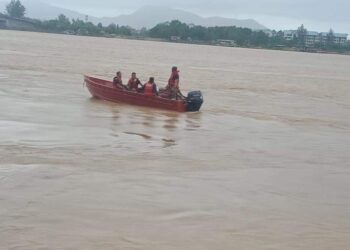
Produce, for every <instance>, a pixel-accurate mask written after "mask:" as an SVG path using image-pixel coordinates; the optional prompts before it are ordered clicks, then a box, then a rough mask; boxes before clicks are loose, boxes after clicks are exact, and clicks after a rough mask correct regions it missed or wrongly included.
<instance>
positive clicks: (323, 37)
mask: <svg viewBox="0 0 350 250" xmlns="http://www.w3.org/2000/svg"><path fill="white" fill-rule="evenodd" d="M283 33H284V35H283V37H284V39H285V40H287V41H292V40H293V39H294V38H298V32H297V31H296V30H285V31H283ZM328 36H329V32H321V33H319V32H316V31H308V32H307V33H306V36H305V46H306V47H313V46H315V44H319V43H321V44H326V43H327V41H328ZM347 38H348V34H345V33H334V34H333V43H334V44H337V45H345V44H346V43H347Z"/></svg>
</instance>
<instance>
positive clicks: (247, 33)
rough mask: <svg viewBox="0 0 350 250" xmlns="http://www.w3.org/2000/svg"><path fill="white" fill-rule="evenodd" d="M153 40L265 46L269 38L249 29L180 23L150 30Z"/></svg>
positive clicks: (159, 26) (176, 22) (163, 25)
mask: <svg viewBox="0 0 350 250" xmlns="http://www.w3.org/2000/svg"><path fill="white" fill-rule="evenodd" d="M149 36H150V37H153V38H162V39H170V38H171V37H173V36H175V37H180V38H181V39H182V40H192V41H203V42H210V41H215V40H219V39H222V40H234V41H235V42H236V43H237V44H238V45H240V46H244V45H259V46H260V45H264V44H266V43H267V42H268V40H269V37H268V35H267V34H265V33H264V32H262V31H252V30H250V29H247V28H238V27H235V26H230V27H209V28H206V27H202V26H189V25H187V24H185V23H181V22H180V21H177V20H174V21H171V22H166V23H161V24H158V25H156V26H155V27H154V28H152V29H150V30H149Z"/></svg>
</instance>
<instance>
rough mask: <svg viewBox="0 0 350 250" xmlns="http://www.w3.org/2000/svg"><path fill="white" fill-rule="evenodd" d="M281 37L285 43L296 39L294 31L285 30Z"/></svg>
mask: <svg viewBox="0 0 350 250" xmlns="http://www.w3.org/2000/svg"><path fill="white" fill-rule="evenodd" d="M283 37H284V39H285V40H287V41H292V40H293V39H294V38H296V37H297V31H296V30H285V31H283Z"/></svg>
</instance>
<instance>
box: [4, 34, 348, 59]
mask: <svg viewBox="0 0 350 250" xmlns="http://www.w3.org/2000/svg"><path fill="white" fill-rule="evenodd" d="M0 31H18V32H33V33H42V34H56V35H66V36H78V37H96V38H108V39H125V40H135V41H136V40H137V41H150V42H163V43H173V44H192V45H206V46H214V47H224V48H242V49H259V50H273V51H285V52H301V53H310V54H329V55H345V56H349V55H350V51H347V52H344V53H342V52H336V51H327V50H316V49H310V50H301V49H299V48H291V47H285V48H275V47H271V48H268V47H254V46H225V45H219V44H213V43H210V42H204V41H191V42H189V41H182V40H180V41H171V40H169V39H162V38H151V37H141V36H120V35H115V36H108V35H106V36H102V35H101V36H97V35H80V34H68V33H64V32H55V31H52V32H49V31H43V30H21V29H9V28H5V29H4V28H0Z"/></svg>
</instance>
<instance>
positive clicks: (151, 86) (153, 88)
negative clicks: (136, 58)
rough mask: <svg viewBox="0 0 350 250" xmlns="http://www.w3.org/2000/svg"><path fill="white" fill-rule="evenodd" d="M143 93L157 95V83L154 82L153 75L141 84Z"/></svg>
mask: <svg viewBox="0 0 350 250" xmlns="http://www.w3.org/2000/svg"><path fill="white" fill-rule="evenodd" d="M143 93H144V94H145V95H147V96H154V95H158V90H157V85H156V84H155V82H154V77H150V78H149V81H148V82H147V83H146V84H145V85H144V86H143Z"/></svg>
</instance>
